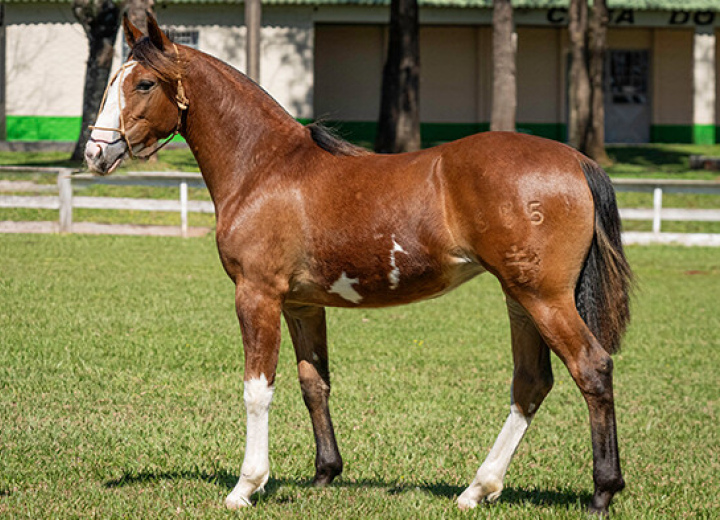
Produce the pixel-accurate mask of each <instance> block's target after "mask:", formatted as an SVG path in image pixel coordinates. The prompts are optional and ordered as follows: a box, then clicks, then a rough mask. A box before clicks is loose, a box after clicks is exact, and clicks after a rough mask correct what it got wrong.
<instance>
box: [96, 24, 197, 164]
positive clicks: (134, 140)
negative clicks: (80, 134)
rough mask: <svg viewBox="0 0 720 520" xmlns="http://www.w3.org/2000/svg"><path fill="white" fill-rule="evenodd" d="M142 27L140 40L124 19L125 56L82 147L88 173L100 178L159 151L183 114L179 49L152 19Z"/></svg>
mask: <svg viewBox="0 0 720 520" xmlns="http://www.w3.org/2000/svg"><path fill="white" fill-rule="evenodd" d="M147 25H148V35H147V36H143V34H142V33H141V32H140V30H139V29H138V28H137V27H135V26H134V25H133V24H132V22H130V20H129V19H128V17H127V15H125V18H124V20H123V26H124V29H125V39H126V40H127V42H128V45H129V46H130V55H129V57H128V61H127V62H126V63H125V64H124V65H123V66H122V67H121V68H120V70H118V71H117V72H116V73H115V75H113V77H112V78H111V80H110V83H109V85H108V87H107V90H106V91H105V96H104V99H103V104H102V107H101V109H100V114H99V115H98V118H97V122H96V123H95V125H94V126H93V127H92V133H91V134H90V139H89V140H88V143H87V145H86V147H85V159H86V161H87V164H88V167H89V168H90V169H91V170H94V171H96V172H98V173H100V174H103V175H107V174H109V173H112V172H113V171H114V170H115V168H117V166H118V165H119V164H120V163H121V162H122V160H123V159H124V158H125V156H126V155H130V156H134V155H138V154H144V156H145V157H147V156H149V155H152V154H153V153H154V152H155V151H157V150H158V149H159V148H160V146H162V145H160V146H156V144H157V143H158V141H159V140H161V139H164V138H166V137H172V136H174V135H175V134H176V133H177V132H179V131H180V127H181V126H182V120H183V112H184V111H185V110H186V109H187V99H186V98H185V94H184V90H183V87H182V70H183V64H182V61H181V59H180V54H179V51H178V48H177V46H175V44H173V43H172V42H171V41H170V39H169V38H168V37H167V36H166V35H165V34H164V33H163V32H162V30H161V29H160V27H159V26H158V24H157V22H156V21H155V19H154V18H153V17H152V16H149V15H148V24H147ZM163 144H165V143H163ZM148 151H149V153H148Z"/></svg>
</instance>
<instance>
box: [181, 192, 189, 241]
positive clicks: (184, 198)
mask: <svg viewBox="0 0 720 520" xmlns="http://www.w3.org/2000/svg"><path fill="white" fill-rule="evenodd" d="M180 232H181V234H182V236H183V238H187V236H188V185H187V181H181V182H180Z"/></svg>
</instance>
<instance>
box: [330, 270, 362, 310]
mask: <svg viewBox="0 0 720 520" xmlns="http://www.w3.org/2000/svg"><path fill="white" fill-rule="evenodd" d="M359 282H360V279H359V278H348V276H347V274H346V273H345V271H343V273H342V274H341V275H340V278H338V279H337V281H336V282H335V283H334V284H332V285H331V286H330V289H328V292H329V293H335V294H339V295H340V297H341V298H343V299H344V300H347V301H349V302H352V303H360V301H361V300H362V296H360V294H358V292H357V291H356V290H355V289H353V284H354V283H359Z"/></svg>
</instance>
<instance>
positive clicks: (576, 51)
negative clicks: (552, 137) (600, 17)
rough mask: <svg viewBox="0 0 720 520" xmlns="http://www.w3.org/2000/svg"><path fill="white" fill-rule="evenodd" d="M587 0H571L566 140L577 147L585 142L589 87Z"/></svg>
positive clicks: (587, 124) (588, 111)
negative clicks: (568, 112)
mask: <svg viewBox="0 0 720 520" xmlns="http://www.w3.org/2000/svg"><path fill="white" fill-rule="evenodd" d="M587 14H588V13H587V1H586V0H571V1H570V25H569V31H570V49H571V55H570V92H569V97H570V100H569V101H570V102H569V105H570V107H569V111H570V114H569V116H570V117H569V121H568V142H569V143H570V146H573V147H575V148H577V149H579V150H582V149H583V148H584V147H585V143H586V142H587V133H588V127H589V124H590V101H591V98H590V96H591V89H590V78H589V75H588V69H587V40H586V38H587V26H588V19H587Z"/></svg>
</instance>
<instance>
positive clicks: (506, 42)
mask: <svg viewBox="0 0 720 520" xmlns="http://www.w3.org/2000/svg"><path fill="white" fill-rule="evenodd" d="M516 49H517V35H516V33H515V23H514V22H513V9H512V4H511V3H510V0H494V2H493V97H492V100H493V101H492V119H491V121H490V130H504V131H508V132H514V131H515V114H516V112H517V79H516V73H515V54H516Z"/></svg>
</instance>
